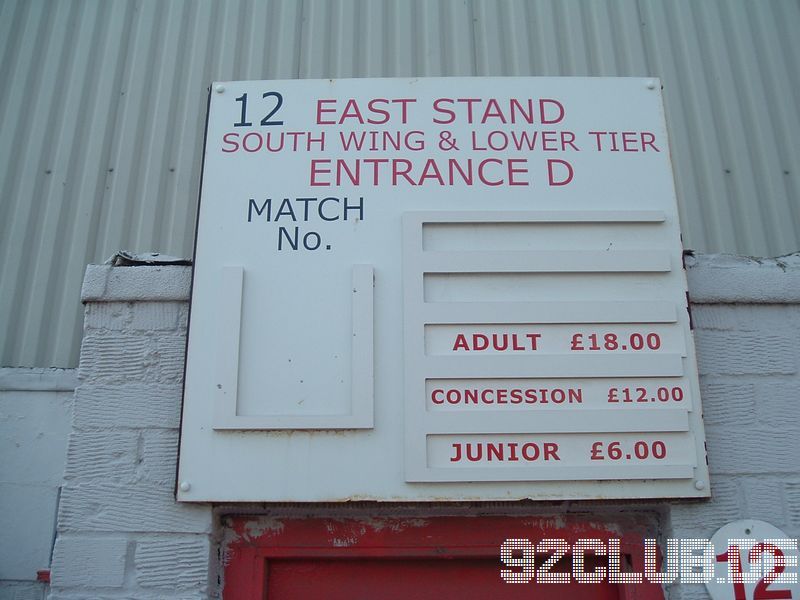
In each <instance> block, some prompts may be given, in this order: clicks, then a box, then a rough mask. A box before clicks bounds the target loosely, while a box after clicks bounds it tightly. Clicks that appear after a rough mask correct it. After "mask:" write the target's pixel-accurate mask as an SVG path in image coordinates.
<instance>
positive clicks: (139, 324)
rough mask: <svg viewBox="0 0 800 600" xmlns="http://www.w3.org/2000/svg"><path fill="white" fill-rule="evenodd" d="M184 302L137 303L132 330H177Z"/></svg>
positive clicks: (135, 304)
mask: <svg viewBox="0 0 800 600" xmlns="http://www.w3.org/2000/svg"><path fill="white" fill-rule="evenodd" d="M182 305H183V303H182V302H136V303H134V304H133V314H132V318H131V324H130V326H131V329H134V330H141V331H160V330H165V329H176V328H177V327H178V318H179V315H180V307H181V306H182Z"/></svg>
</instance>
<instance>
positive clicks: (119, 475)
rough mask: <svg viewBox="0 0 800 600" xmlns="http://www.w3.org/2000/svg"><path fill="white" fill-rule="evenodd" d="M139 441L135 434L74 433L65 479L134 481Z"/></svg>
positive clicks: (116, 432) (128, 432) (69, 449)
mask: <svg viewBox="0 0 800 600" xmlns="http://www.w3.org/2000/svg"><path fill="white" fill-rule="evenodd" d="M138 438H139V436H138V434H137V433H135V432H133V431H111V432H85V431H73V432H72V433H71V434H70V436H69V446H68V448H67V466H66V469H65V471H64V478H65V479H92V478H104V479H105V478H113V479H128V480H132V479H133V478H134V476H135V475H136V465H137V445H138Z"/></svg>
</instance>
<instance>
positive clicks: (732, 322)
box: [692, 304, 792, 332]
mask: <svg viewBox="0 0 800 600" xmlns="http://www.w3.org/2000/svg"><path fill="white" fill-rule="evenodd" d="M791 312H792V311H791V310H787V307H786V306H785V305H779V304H693V305H692V322H693V324H694V327H695V329H712V330H719V331H758V332H769V331H772V332H782V331H786V328H787V323H789V322H790V319H789V316H790V314H791Z"/></svg>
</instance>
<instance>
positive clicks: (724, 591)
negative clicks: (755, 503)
mask: <svg viewBox="0 0 800 600" xmlns="http://www.w3.org/2000/svg"><path fill="white" fill-rule="evenodd" d="M710 543H711V545H713V547H714V550H713V551H714V558H715V560H716V562H715V564H714V577H713V578H712V579H711V581H709V582H707V583H706V589H707V590H708V593H709V594H710V595H711V597H712V598H713V600H757V599H756V596H755V592H756V588H757V587H758V588H759V590H760V591H759V596H758V598H773V597H774V598H777V597H781V598H797V599H800V585H798V583H797V579H798V577H797V572H798V545H797V539H793V538H790V537H789V536H787V535H786V534H785V533H783V532H782V531H781V530H780V529H778V528H777V527H775V526H773V525H770V524H769V523H766V522H764V521H757V520H755V519H745V520H742V521H734V522H733V523H728V524H727V525H724V526H723V527H721V528H720V529H719V530H718V531H717V532H716V533H715V534H714V536H713V537H712V538H711V540H710ZM729 551H730V554H729ZM777 554H782V555H783V557H782V558H781V557H777V558H776V555H777ZM781 561H783V564H784V567H783V576H782V577H783V578H785V580H786V581H787V582H788V583H784V580H783V579H782V578H781V579H778V577H781V576H779V575H777V572H778V571H779V570H780V569H779V568H777V567H778V563H780V562H781ZM737 563H739V564H741V572H742V581H740V582H734V581H733V579H732V577H731V574H732V573H733V572H735V570H736V564H737ZM765 594H767V595H765ZM774 594H777V595H774Z"/></svg>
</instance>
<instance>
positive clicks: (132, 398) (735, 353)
mask: <svg viewBox="0 0 800 600" xmlns="http://www.w3.org/2000/svg"><path fill="white" fill-rule="evenodd" d="M688 266H689V270H688V277H689V289H690V295H691V298H692V303H693V311H692V314H693V322H694V325H695V335H696V341H697V348H698V362H699V366H700V373H701V390H702V394H703V399H704V411H705V423H706V433H707V438H708V452H709V461H710V471H711V475H712V480H711V485H712V493H713V497H712V499H711V500H709V501H667V502H658V501H652V502H645V503H639V504H637V505H636V506H635V507H634V508H635V509H636V510H644V511H650V512H652V513H653V514H656V515H660V516H661V517H664V518H665V521H664V530H663V531H661V532H659V533H660V534H661V536H662V537H684V538H688V537H691V538H710V537H711V536H712V534H713V533H714V532H715V531H716V530H717V529H718V528H719V527H721V526H722V525H724V524H726V523H729V522H730V521H734V520H737V519H743V518H753V519H762V520H765V521H768V522H770V523H772V524H773V525H775V526H777V527H779V528H781V529H783V530H784V531H785V532H786V533H787V535H789V536H791V537H800V459H798V457H799V456H800V419H798V418H797V415H798V412H800V411H798V408H800V406H799V405H798V402H800V376H798V366H799V362H800V361H799V360H798V351H797V345H798V340H800V256H799V257H785V258H784V259H782V260H781V261H780V262H778V261H768V260H762V261H752V260H749V259H739V258H732V257H722V256H711V257H700V258H690V259H689V260H688ZM188 273H189V269H188V268H185V267H128V268H116V269H111V268H109V267H105V266H103V267H89V269H88V270H87V275H86V280H85V283H84V290H83V294H84V296H83V297H84V300H85V301H86V302H87V311H86V332H85V338H84V344H83V348H82V356H81V365H80V371H79V372H80V377H81V381H80V386H79V388H78V389H77V391H76V395H75V413H74V422H73V432H72V434H71V436H70V445H69V451H68V462H67V467H66V470H65V488H64V494H63V497H62V502H61V509H60V513H59V525H58V528H59V541H58V543H57V545H56V555H55V559H54V564H53V586H52V592H51V595H50V598H51V600H71V599H74V598H87V597H91V598H99V599H101V600H102V599H106V598H107V599H109V600H111V599H119V598H132V597H135V598H143V599H145V600H147V599H151V598H178V599H182V598H187V599H188V598H207V597H208V595H209V594H210V593H211V594H212V595H213V586H209V573H210V572H213V570H214V568H215V566H216V565H215V562H216V558H215V557H216V551H215V550H214V547H213V546H212V542H211V539H210V533H211V527H212V517H211V511H210V508H209V507H208V506H202V505H201V506H187V505H178V504H177V503H175V501H174V498H173V491H172V490H173V486H174V477H175V471H174V469H175V460H176V455H177V439H178V437H177V436H178V430H177V428H178V425H179V419H180V401H181V377H182V374H183V358H184V344H185V338H184V336H185V328H186V315H187V306H186V300H187V297H188V289H189V277H188ZM579 506H581V505H580V503H578V504H575V503H572V504H569V503H568V505H565V506H564V507H561V508H563V509H564V510H567V509H569V510H576V509H577V508H576V507H579ZM561 508H555V510H556V512H557V511H558V510H561ZM631 508H632V507H631V506H626V505H618V504H614V503H604V504H602V505H597V504H587V505H586V506H585V507H583V508H581V510H582V511H584V512H586V513H587V514H589V515H591V514H600V513H602V514H604V515H606V516H607V515H608V514H613V513H614V512H615V511H626V510H631ZM420 510H421V511H424V510H427V511H428V512H429V513H430V511H431V510H434V509H431V508H427V509H420ZM434 512H435V511H434ZM92 553H95V554H96V555H97V566H96V567H89V566H87V564H89V563H90V562H91V561H90V560H88V559H89V558H90V557H91V556H94V555H95V554H92ZM209 590H211V591H209ZM667 596H668V598H669V599H670V600H687V599H688V600H695V599H698V600H699V599H708V598H709V596H708V594H707V593H706V591H705V588H704V587H703V586H692V585H680V586H677V585H673V586H670V587H669V588H668V589H667Z"/></svg>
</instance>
